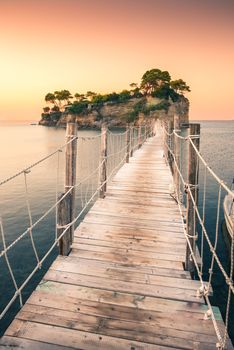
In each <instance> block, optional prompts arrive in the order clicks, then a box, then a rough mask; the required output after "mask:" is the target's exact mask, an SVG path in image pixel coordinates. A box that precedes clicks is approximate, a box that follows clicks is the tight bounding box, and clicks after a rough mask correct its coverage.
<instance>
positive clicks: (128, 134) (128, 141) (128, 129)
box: [126, 124, 130, 163]
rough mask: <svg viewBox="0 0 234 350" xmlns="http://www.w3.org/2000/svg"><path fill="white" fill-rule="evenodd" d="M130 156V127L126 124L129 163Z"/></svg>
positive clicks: (127, 159) (127, 160)
mask: <svg viewBox="0 0 234 350" xmlns="http://www.w3.org/2000/svg"><path fill="white" fill-rule="evenodd" d="M129 158H130V127H129V124H127V125H126V163H129Z"/></svg>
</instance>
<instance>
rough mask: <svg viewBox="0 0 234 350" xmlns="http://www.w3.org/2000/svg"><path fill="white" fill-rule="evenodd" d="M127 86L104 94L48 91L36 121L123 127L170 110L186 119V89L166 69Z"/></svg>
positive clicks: (154, 71) (162, 114)
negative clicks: (104, 124)
mask: <svg viewBox="0 0 234 350" xmlns="http://www.w3.org/2000/svg"><path fill="white" fill-rule="evenodd" d="M130 87H131V89H130V90H123V91H122V92H120V93H116V92H113V93H110V94H105V95H101V94H97V93H95V92H92V91H88V92H87V93H86V94H79V93H75V94H74V96H73V95H72V94H71V93H70V91H68V90H61V91H55V92H54V93H48V94H47V95H46V96H45V101H46V103H47V104H48V105H47V106H46V107H44V108H43V113H42V114H41V120H40V122H39V124H40V125H45V126H58V127H64V126H66V123H67V122H69V121H71V119H72V120H73V121H74V120H75V121H76V122H77V124H78V125H79V127H80V128H100V127H101V124H102V123H103V122H105V123H107V124H108V126H109V127H124V126H126V124H127V123H132V124H136V125H137V124H139V123H144V122H146V121H147V120H148V119H149V118H150V119H151V118H164V117H166V116H168V117H170V116H171V117H172V116H173V115H174V113H177V114H178V115H179V116H180V119H181V122H184V123H187V122H188V112H189V101H188V99H187V98H186V97H185V96H184V93H185V92H188V91H190V88H189V86H188V85H187V84H186V83H185V82H184V81H183V80H182V79H178V80H171V76H170V74H169V73H168V72H167V71H161V70H160V69H151V70H149V71H147V72H146V73H145V74H144V75H143V77H142V79H141V83H140V84H139V85H138V84H135V83H132V84H130Z"/></svg>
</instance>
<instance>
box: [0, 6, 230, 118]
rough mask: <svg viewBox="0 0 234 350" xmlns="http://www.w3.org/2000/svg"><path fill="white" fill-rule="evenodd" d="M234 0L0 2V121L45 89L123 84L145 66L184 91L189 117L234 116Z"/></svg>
mask: <svg viewBox="0 0 234 350" xmlns="http://www.w3.org/2000/svg"><path fill="white" fill-rule="evenodd" d="M233 18H234V0H40V1H39V0H0V44H1V47H0V48H1V53H0V62H1V64H0V120H17V119H18V120H19V119H22V120H25V119H27V120H38V119H39V118H40V113H41V109H42V107H43V106H44V105H45V103H44V96H45V94H46V93H47V92H53V91H54V90H60V89H67V90H70V91H71V92H72V93H75V92H79V93H85V92H86V91H87V90H92V91H96V92H101V93H107V92H112V91H120V90H123V89H126V88H127V89H128V88H129V83H131V82H139V81H140V79H141V76H142V75H143V73H144V72H145V71H146V70H148V69H151V68H159V69H162V70H168V71H169V72H170V74H171V76H172V78H173V79H177V78H182V79H184V80H185V81H186V82H187V84H188V85H189V86H190V87H191V90H192V92H191V93H190V94H188V97H189V99H190V101H191V108H190V118H191V119H234V107H233V101H234V87H233V79H234V20H233Z"/></svg>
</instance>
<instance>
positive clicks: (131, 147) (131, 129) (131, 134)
mask: <svg viewBox="0 0 234 350" xmlns="http://www.w3.org/2000/svg"><path fill="white" fill-rule="evenodd" d="M133 149H134V126H133V125H131V126H130V157H132V156H133Z"/></svg>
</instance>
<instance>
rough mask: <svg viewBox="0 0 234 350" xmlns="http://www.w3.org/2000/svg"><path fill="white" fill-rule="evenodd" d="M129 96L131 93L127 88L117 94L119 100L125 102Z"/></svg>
mask: <svg viewBox="0 0 234 350" xmlns="http://www.w3.org/2000/svg"><path fill="white" fill-rule="evenodd" d="M130 98H131V93H130V91H128V90H123V91H121V92H120V94H119V102H125V101H127V100H129V99H130Z"/></svg>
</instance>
